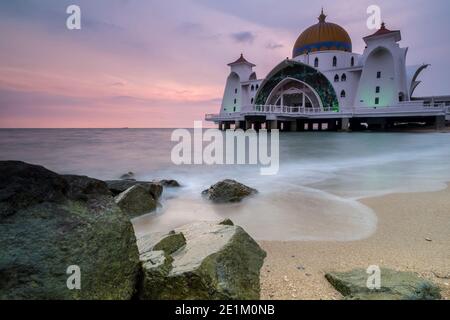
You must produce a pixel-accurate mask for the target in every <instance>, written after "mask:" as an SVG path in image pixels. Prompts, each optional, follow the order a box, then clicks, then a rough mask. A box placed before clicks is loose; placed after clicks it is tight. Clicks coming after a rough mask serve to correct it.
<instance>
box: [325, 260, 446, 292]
mask: <svg viewBox="0 0 450 320" xmlns="http://www.w3.org/2000/svg"><path fill="white" fill-rule="evenodd" d="M369 276H370V275H369V274H367V273H366V270H363V269H356V270H353V271H349V272H331V273H327V274H326V275H325V277H326V279H327V280H328V281H329V282H330V283H331V285H333V287H334V288H335V289H336V290H337V291H339V292H340V293H341V294H342V295H344V297H345V298H347V299H355V300H437V299H440V298H441V295H440V289H439V287H437V286H436V285H434V284H433V283H431V282H429V281H427V280H424V279H422V278H419V277H418V276H417V275H416V274H414V273H412V272H402V271H395V270H391V269H384V268H383V269H381V288H380V289H379V290H377V289H375V290H371V289H369V288H368V287H367V280H368V278H369Z"/></svg>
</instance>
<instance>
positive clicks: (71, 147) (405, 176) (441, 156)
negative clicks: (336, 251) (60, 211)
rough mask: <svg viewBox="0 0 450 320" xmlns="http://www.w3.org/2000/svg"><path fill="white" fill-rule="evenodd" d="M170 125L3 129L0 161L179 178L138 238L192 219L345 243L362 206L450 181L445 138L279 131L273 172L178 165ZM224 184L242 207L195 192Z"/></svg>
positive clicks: (357, 228)
mask: <svg viewBox="0 0 450 320" xmlns="http://www.w3.org/2000/svg"><path fill="white" fill-rule="evenodd" d="M172 133H173V130H172V129H1V130H0V160H20V161H25V162H28V163H33V164H39V165H42V166H45V167H46V168H48V169H50V170H52V171H55V172H57V173H60V174H77V175H87V176H90V177H93V178H97V179H102V180H114V179H118V178H120V176H121V175H122V174H124V173H127V172H130V171H131V172H133V173H134V174H135V178H136V179H138V180H144V181H147V180H158V179H176V180H177V181H179V182H180V183H181V185H182V187H181V188H167V189H166V190H165V192H164V194H163V197H162V199H161V205H160V206H159V208H158V210H157V211H156V212H153V213H150V214H147V215H144V216H141V217H139V218H136V219H134V220H133V221H132V222H133V225H134V228H135V231H136V234H137V235H138V236H140V235H144V234H147V233H151V232H155V231H170V230H172V229H174V228H176V227H178V226H181V225H184V224H187V223H190V222H194V221H199V220H221V219H224V218H230V219H231V220H232V221H234V223H235V224H237V225H240V226H242V227H243V228H244V229H245V230H246V231H247V232H249V233H250V234H251V235H252V236H253V237H254V238H255V239H257V240H267V241H352V240H358V239H364V238H367V237H370V236H371V235H372V234H373V233H374V232H375V230H376V228H377V216H376V212H373V211H372V210H371V209H370V208H368V207H366V206H364V205H363V204H362V203H361V202H360V201H359V200H360V199H362V198H366V197H375V196H380V195H384V194H389V193H398V192H401V193H411V192H424V191H437V190H442V189H444V188H446V186H447V184H446V183H447V182H448V181H450V133H437V132H436V133H434V132H432V133H411V132H395V133H394V132H393V133H388V132H349V133H338V132H299V133H281V134H280V153H279V154H280V158H279V161H280V168H279V171H278V173H277V174H275V175H269V176H264V175H261V173H260V167H259V166H255V165H176V164H174V163H173V161H172V159H171V152H172V149H173V148H174V146H175V145H176V144H177V142H173V141H172V140H171V135H172ZM222 179H235V180H237V181H239V182H242V183H244V184H246V185H248V186H251V187H253V188H255V189H257V190H258V191H259V193H258V194H257V195H256V196H253V197H251V198H248V199H246V200H244V201H242V202H240V203H234V204H213V203H210V202H209V201H208V200H206V199H204V198H203V197H202V195H201V192H202V191H203V190H204V189H207V188H208V187H209V186H211V185H212V184H214V183H216V182H218V181H220V180H222Z"/></svg>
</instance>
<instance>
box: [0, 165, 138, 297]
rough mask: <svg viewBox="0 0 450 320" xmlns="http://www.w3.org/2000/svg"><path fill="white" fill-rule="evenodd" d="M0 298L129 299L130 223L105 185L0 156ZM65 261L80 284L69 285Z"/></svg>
mask: <svg viewBox="0 0 450 320" xmlns="http://www.w3.org/2000/svg"><path fill="white" fill-rule="evenodd" d="M0 176H1V179H0V243H1V250H0V300H2V299H130V298H131V297H132V296H133V295H134V292H135V288H136V279H137V276H138V275H139V270H140V266H139V265H140V263H139V256H138V250H137V246H136V239H135V236H134V231H133V227H132V225H131V223H130V221H129V219H128V217H126V216H125V215H124V214H123V213H122V212H121V211H120V209H119V208H118V207H117V205H116V204H115V203H114V200H113V198H112V196H111V195H110V194H109V191H108V189H107V188H106V185H105V184H103V183H102V182H101V181H98V180H95V179H90V178H87V177H77V176H60V175H58V174H56V173H54V172H51V171H49V170H47V169H45V168H43V167H41V166H35V165H30V164H26V163H23V162H16V161H5V162H0ZM70 265H77V266H79V267H80V271H81V290H69V289H68V288H67V280H68V277H69V276H70V274H69V275H68V274H66V272H67V268H68V267H69V266H70Z"/></svg>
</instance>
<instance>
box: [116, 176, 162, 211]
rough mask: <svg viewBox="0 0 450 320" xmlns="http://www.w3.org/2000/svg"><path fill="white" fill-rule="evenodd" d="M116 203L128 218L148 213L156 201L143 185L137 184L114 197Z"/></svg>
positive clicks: (153, 207)
mask: <svg viewBox="0 0 450 320" xmlns="http://www.w3.org/2000/svg"><path fill="white" fill-rule="evenodd" d="M114 199H115V201H116V203H117V205H118V206H119V207H120V209H122V211H123V212H125V213H126V214H127V215H128V216H129V217H130V218H136V217H138V216H141V215H144V214H147V213H150V212H152V211H154V210H155V209H156V207H157V206H158V201H157V200H156V199H155V198H153V196H152V194H151V193H149V192H148V189H147V188H145V187H144V186H143V185H140V184H137V185H135V186H133V187H131V188H129V189H127V190H125V191H124V192H122V193H121V194H119V195H118V196H117V197H115V198H114Z"/></svg>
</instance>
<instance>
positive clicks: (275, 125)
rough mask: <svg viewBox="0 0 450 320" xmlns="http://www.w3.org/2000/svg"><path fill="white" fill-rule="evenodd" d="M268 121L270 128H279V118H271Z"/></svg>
mask: <svg viewBox="0 0 450 320" xmlns="http://www.w3.org/2000/svg"><path fill="white" fill-rule="evenodd" d="M268 123H269V126H268V129H269V130H274V129H278V121H277V120H269V121H268Z"/></svg>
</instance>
